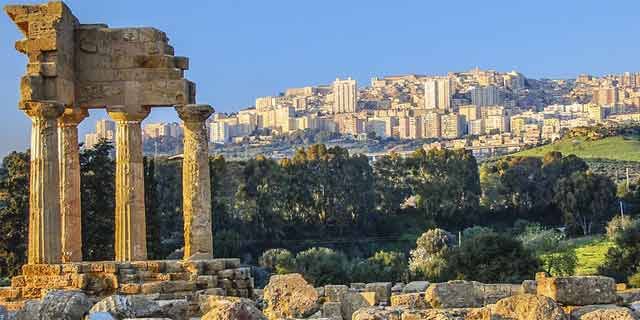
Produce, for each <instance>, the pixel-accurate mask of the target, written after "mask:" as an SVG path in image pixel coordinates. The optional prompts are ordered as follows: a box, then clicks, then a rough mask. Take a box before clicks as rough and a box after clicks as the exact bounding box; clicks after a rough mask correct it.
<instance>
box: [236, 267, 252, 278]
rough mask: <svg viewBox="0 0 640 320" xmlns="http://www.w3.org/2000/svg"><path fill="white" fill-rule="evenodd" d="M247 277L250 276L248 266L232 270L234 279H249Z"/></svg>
mask: <svg viewBox="0 0 640 320" xmlns="http://www.w3.org/2000/svg"><path fill="white" fill-rule="evenodd" d="M249 277H251V269H250V268H237V269H234V271H233V278H234V279H249Z"/></svg>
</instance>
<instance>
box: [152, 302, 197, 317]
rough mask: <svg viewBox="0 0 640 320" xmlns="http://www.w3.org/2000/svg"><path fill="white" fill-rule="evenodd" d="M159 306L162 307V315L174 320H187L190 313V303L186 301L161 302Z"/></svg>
mask: <svg viewBox="0 0 640 320" xmlns="http://www.w3.org/2000/svg"><path fill="white" fill-rule="evenodd" d="M158 305H159V306H160V314H162V315H163V316H164V317H167V318H170V319H173V320H180V319H186V318H187V315H188V313H189V303H188V302H187V300H184V299H182V300H180V299H178V300H160V301H158Z"/></svg>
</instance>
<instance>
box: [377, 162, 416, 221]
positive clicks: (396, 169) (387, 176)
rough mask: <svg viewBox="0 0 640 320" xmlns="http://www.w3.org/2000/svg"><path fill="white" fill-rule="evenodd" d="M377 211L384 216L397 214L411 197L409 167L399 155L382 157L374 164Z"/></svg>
mask: <svg viewBox="0 0 640 320" xmlns="http://www.w3.org/2000/svg"><path fill="white" fill-rule="evenodd" d="M373 172H374V183H375V191H376V209H377V210H378V211H379V212H380V213H382V214H387V215H389V214H394V213H397V212H398V211H399V210H400V208H401V205H402V204H403V203H404V201H405V200H406V199H407V198H408V197H409V196H410V195H411V188H410V186H409V182H408V181H407V177H408V176H407V167H406V164H405V161H404V159H403V158H402V157H401V156H400V155H399V154H397V153H395V152H392V153H391V154H389V155H385V156H382V157H380V159H378V160H377V161H375V162H374V163H373Z"/></svg>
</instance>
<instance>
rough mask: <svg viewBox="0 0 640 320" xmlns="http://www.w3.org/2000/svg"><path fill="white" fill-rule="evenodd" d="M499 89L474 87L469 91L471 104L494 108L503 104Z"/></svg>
mask: <svg viewBox="0 0 640 320" xmlns="http://www.w3.org/2000/svg"><path fill="white" fill-rule="evenodd" d="M503 102H504V101H503V97H502V95H501V94H500V89H498V87H496V86H486V87H476V88H473V89H472V90H471V103H472V104H474V105H476V106H478V107H484V106H495V105H501V104H503Z"/></svg>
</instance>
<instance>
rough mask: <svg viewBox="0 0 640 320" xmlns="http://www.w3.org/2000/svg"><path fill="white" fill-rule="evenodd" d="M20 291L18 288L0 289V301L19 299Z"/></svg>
mask: <svg viewBox="0 0 640 320" xmlns="http://www.w3.org/2000/svg"><path fill="white" fill-rule="evenodd" d="M21 293H22V290H21V289H20V288H11V287H5V288H0V301H13V300H16V299H18V298H20V296H21Z"/></svg>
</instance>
